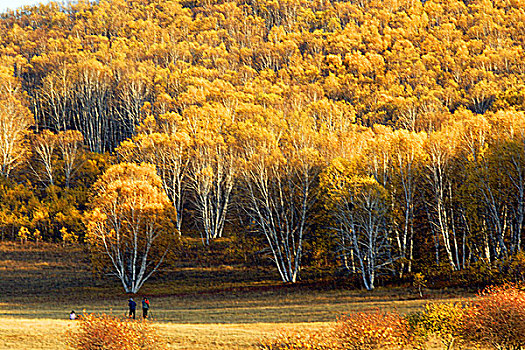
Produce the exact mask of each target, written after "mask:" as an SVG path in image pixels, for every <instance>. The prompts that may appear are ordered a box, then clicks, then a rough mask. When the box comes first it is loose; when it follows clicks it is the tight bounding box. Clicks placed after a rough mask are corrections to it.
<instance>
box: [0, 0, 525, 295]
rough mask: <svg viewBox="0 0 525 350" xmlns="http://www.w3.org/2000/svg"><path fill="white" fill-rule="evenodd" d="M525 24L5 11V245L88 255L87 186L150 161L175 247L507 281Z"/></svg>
mask: <svg viewBox="0 0 525 350" xmlns="http://www.w3.org/2000/svg"><path fill="white" fill-rule="evenodd" d="M524 23H525V0H501V1H500V0H472V1H467V0H465V1H457V0H428V1H424V2H422V1H412V0H352V1H335V0H313V1H310V0H237V1H221V0H193V1H191V0H188V1H183V0H172V1H169V0H168V1H166V0H108V1H106V0H101V1H99V2H96V3H89V2H84V1H81V2H78V3H75V4H70V5H64V4H56V3H50V4H49V5H45V6H44V5H40V6H37V7H24V8H22V9H19V10H16V11H14V12H8V13H4V14H2V15H1V17H0V175H1V182H0V185H1V186H2V189H1V191H0V232H1V237H2V239H11V240H16V239H19V240H22V241H24V240H26V239H32V240H37V241H38V240H41V239H42V240H47V241H62V242H66V243H67V242H75V241H77V240H78V241H80V242H88V241H89V239H88V238H89V237H87V236H89V235H87V236H86V227H89V217H90V216H89V215H86V214H85V213H86V212H87V211H88V210H91V209H93V206H94V204H93V203H95V202H96V200H97V199H96V198H94V197H97V195H98V194H97V189H98V190H100V188H101V187H100V183H99V185H98V187H97V186H95V187H93V189H91V188H92V186H93V184H94V183H95V181H97V179H99V178H100V177H101V175H102V174H103V173H104V171H105V170H106V169H108V167H110V166H111V165H113V166H115V165H118V164H119V163H122V164H124V165H122V166H126V167H128V168H129V169H131V168H130V167H132V165H131V164H130V163H137V164H146V163H148V164H151V165H154V166H155V168H154V169H155V171H156V173H157V175H158V176H159V178H160V184H159V186H161V188H162V189H163V191H164V192H165V195H166V196H167V198H168V199H169V201H170V203H172V204H170V205H173V207H174V210H173V211H172V213H176V214H172V215H171V216H170V218H171V219H172V220H171V221H172V222H171V223H170V226H169V227H171V228H170V230H171V231H172V233H175V234H173V238H172V239H173V240H178V241H180V240H184V239H186V238H187V237H193V238H196V237H200V238H201V241H202V243H201V244H203V245H204V246H212V245H213V244H214V242H216V241H217V240H218V239H219V240H220V239H230V241H231V242H232V243H231V244H232V248H231V249H232V250H237V252H236V254H237V255H236V256H245V257H246V256H247V255H250V254H251V255H254V254H256V255H264V256H266V257H269V258H270V259H271V260H273V262H274V265H273V266H274V267H275V268H277V271H278V272H279V275H280V277H281V278H282V280H283V281H285V282H295V281H297V279H298V278H299V272H300V271H301V268H305V267H323V268H324V267H328V268H331V269H332V271H334V273H335V272H336V271H346V272H347V273H348V274H349V275H355V276H359V279H360V280H361V283H363V285H364V286H365V287H366V288H367V289H373V288H374V281H376V280H377V278H378V276H390V277H389V278H391V279H394V280H395V279H400V278H404V277H405V276H410V275H411V274H413V273H415V272H421V271H422V272H423V273H425V274H430V273H431V271H445V272H446V273H453V272H454V271H457V272H461V271H468V273H470V274H477V273H479V271H486V270H491V269H496V270H498V271H500V272H502V271H509V270H512V269H514V270H513V271H515V270H519V271H521V266H523V263H522V262H523V261H525V259H524V258H523V256H522V254H521V253H520V251H521V250H522V249H523V248H524V242H523V241H522V235H523V231H524V227H523V226H524V224H525V113H524V111H525V52H524V48H525V26H524V25H523V24H524ZM144 166H146V165H144ZM147 167H150V168H151V166H149V165H147ZM148 176H149V175H148ZM155 181H156V180H155ZM119 193H120V192H119ZM155 193H157V192H155ZM156 196H157V197H158V198H160V197H159V196H160V194H156ZM97 198H98V197H97ZM159 200H160V201H164V199H159ZM92 214H93V212H91V214H90V215H92ZM221 237H223V238H221ZM242 250H245V251H244V252H242ZM239 251H241V252H239ZM247 252H249V254H248V253H247ZM197 259H198V258H197ZM241 260H242V259H241ZM244 261H247V262H248V263H249V262H250V261H251V260H250V259H244ZM218 263H221V262H218ZM516 266H517V267H516Z"/></svg>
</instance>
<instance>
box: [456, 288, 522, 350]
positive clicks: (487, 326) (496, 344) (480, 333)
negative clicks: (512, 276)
mask: <svg viewBox="0 0 525 350" xmlns="http://www.w3.org/2000/svg"><path fill="white" fill-rule="evenodd" d="M463 322H464V328H463V335H464V337H465V339H466V340H468V341H469V342H471V343H475V344H480V345H485V346H486V345H489V346H492V347H493V348H495V349H501V350H514V349H522V348H523V347H524V346H525V291H524V290H523V289H521V288H519V287H517V286H515V285H504V286H498V287H490V288H487V289H485V290H484V291H483V292H481V293H480V294H479V296H478V298H476V300H475V301H474V302H472V304H471V305H470V307H469V311H468V312H466V313H465V315H464V320H463Z"/></svg>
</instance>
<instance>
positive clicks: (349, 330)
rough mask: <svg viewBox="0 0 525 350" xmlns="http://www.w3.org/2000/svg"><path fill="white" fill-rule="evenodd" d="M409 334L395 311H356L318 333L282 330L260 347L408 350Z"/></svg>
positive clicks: (268, 349) (273, 349)
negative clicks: (283, 331)
mask: <svg viewBox="0 0 525 350" xmlns="http://www.w3.org/2000/svg"><path fill="white" fill-rule="evenodd" d="M411 342H412V337H411V335H410V334H409V327H408V322H407V321H406V320H405V319H404V318H403V317H401V316H400V315H399V314H397V313H390V312H380V311H374V312H359V313H354V314H349V315H344V316H341V317H340V318H339V319H338V321H337V323H336V325H335V327H334V328H332V329H331V330H329V331H327V332H325V333H321V332H317V333H283V334H281V335H280V336H279V338H278V339H277V340H276V341H273V342H270V343H268V344H263V345H262V346H261V349H263V350H306V349H312V350H375V349H385V348H387V349H407V348H410V345H411Z"/></svg>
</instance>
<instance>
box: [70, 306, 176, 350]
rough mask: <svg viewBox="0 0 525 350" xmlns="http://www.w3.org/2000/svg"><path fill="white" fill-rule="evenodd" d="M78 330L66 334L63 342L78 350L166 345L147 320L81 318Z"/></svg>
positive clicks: (144, 348) (149, 349)
mask: <svg viewBox="0 0 525 350" xmlns="http://www.w3.org/2000/svg"><path fill="white" fill-rule="evenodd" d="M77 326H78V327H76V329H72V330H70V331H69V332H68V334H67V339H68V340H67V343H68V345H69V346H71V347H72V348H74V349H79V350H95V349H97V350H100V349H104V350H153V349H165V348H166V346H165V344H164V343H163V342H162V340H161V339H160V337H159V336H158V334H157V333H156V331H155V330H154V329H153V328H152V327H151V324H150V323H149V322H147V321H145V320H144V321H142V320H141V321H134V320H128V319H120V318H116V317H112V316H108V315H92V314H88V315H82V316H81V317H79V319H78V325H77Z"/></svg>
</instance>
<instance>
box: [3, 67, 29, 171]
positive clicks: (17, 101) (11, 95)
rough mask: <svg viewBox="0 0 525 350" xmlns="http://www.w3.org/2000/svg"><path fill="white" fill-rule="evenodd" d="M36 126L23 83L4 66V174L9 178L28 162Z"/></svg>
mask: <svg viewBox="0 0 525 350" xmlns="http://www.w3.org/2000/svg"><path fill="white" fill-rule="evenodd" d="M32 124H33V117H32V115H31V112H30V111H29V109H28V108H27V107H26V106H25V104H24V94H23V92H22V88H21V86H20V83H19V81H18V80H17V79H15V78H14V77H13V75H12V72H11V70H10V69H7V68H5V67H2V66H0V175H3V176H5V177H9V175H10V174H11V172H12V171H13V170H14V169H15V168H16V167H18V166H19V165H20V164H21V163H22V162H23V160H24V159H25V157H26V155H27V150H28V147H27V144H26V141H27V140H26V136H27V134H28V132H29V127H30V126H31V125H32Z"/></svg>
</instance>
